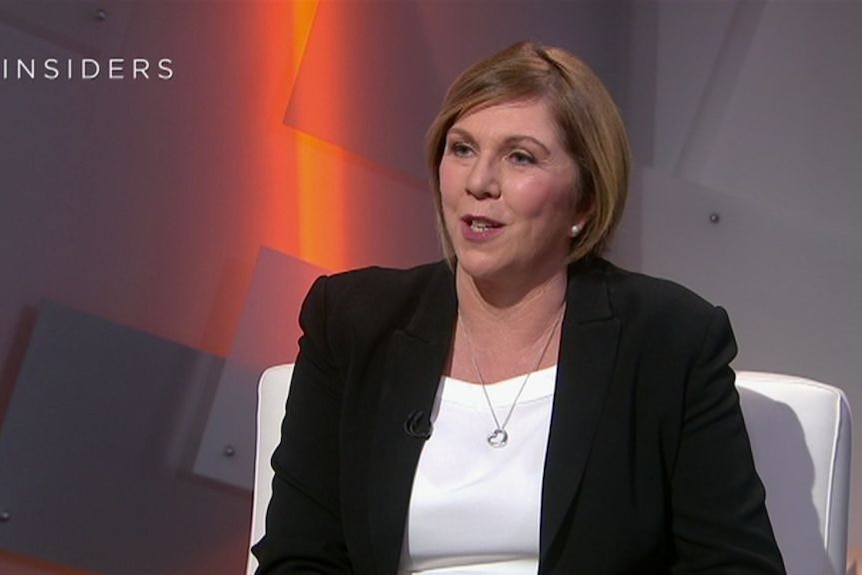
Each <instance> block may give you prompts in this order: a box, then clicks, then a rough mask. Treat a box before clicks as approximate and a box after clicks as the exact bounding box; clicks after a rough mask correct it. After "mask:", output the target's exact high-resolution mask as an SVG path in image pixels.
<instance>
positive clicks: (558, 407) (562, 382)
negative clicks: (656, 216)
mask: <svg viewBox="0 0 862 575" xmlns="http://www.w3.org/2000/svg"><path fill="white" fill-rule="evenodd" d="M582 267H583V266H581V265H573V266H572V267H571V268H570V270H569V285H568V295H567V298H566V301H567V305H566V315H565V317H564V319H563V328H562V335H561V341H560V357H559V361H558V365H557V381H556V387H555V391H554V408H553V412H552V415H551V429H550V436H549V438H548V451H547V454H546V457H545V470H544V480H543V484H542V519H541V528H540V546H541V557H542V558H543V559H545V558H546V557H547V554H548V551H549V550H550V548H551V545H552V543H553V542H554V538H555V537H556V534H557V532H558V531H559V530H560V527H561V526H562V524H563V520H564V518H565V516H566V514H567V513H568V511H569V509H570V507H571V505H572V503H573V501H574V497H575V494H576V492H577V490H578V487H579V485H580V482H581V478H582V476H583V473H584V468H585V467H586V464H587V460H588V458H589V454H590V450H591V448H592V445H593V438H594V436H595V431H596V427H597V426H598V423H599V420H600V419H601V415H602V411H603V407H604V402H605V398H606V396H607V391H608V388H609V386H610V382H611V377H612V375H613V366H614V362H615V358H616V353H617V343H618V339H619V332H620V322H619V319H618V318H616V317H615V316H614V315H613V313H612V310H611V306H610V302H609V299H608V288H607V286H606V284H605V277H604V265H601V263H600V264H599V265H594V266H586V267H587V269H579V268H582Z"/></svg>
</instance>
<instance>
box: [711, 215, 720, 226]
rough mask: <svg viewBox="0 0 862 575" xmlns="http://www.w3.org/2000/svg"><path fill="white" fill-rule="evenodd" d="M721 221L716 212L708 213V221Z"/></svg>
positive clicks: (714, 222) (715, 222) (713, 222)
mask: <svg viewBox="0 0 862 575" xmlns="http://www.w3.org/2000/svg"><path fill="white" fill-rule="evenodd" d="M720 221H721V215H720V214H719V213H718V212H712V213H711V214H709V222H710V223H712V224H717V223H718V222H720Z"/></svg>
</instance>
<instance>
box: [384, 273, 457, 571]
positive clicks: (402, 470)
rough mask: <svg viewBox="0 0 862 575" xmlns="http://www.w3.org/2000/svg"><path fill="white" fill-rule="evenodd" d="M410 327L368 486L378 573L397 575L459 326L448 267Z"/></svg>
mask: <svg viewBox="0 0 862 575" xmlns="http://www.w3.org/2000/svg"><path fill="white" fill-rule="evenodd" d="M427 287H428V289H427V290H425V292H424V294H423V297H422V301H420V302H419V305H418V306H417V307H416V312H415V313H414V314H413V316H412V318H411V319H410V321H409V323H408V325H407V326H406V327H405V328H402V329H396V330H395V332H394V333H393V336H392V339H391V342H390V347H389V348H388V351H387V354H388V357H387V359H386V363H385V365H386V367H385V370H384V374H383V379H382V381H381V383H380V397H379V402H378V409H377V413H376V414H374V417H375V420H376V427H375V434H374V440H373V441H374V446H375V447H374V454H373V457H374V463H373V465H372V466H371V467H370V469H371V470H372V471H371V472H372V474H373V477H372V478H371V479H370V481H369V484H368V495H369V526H368V528H369V531H370V532H371V533H372V537H371V540H372V541H373V542H374V546H375V548H374V553H375V563H376V565H377V569H378V570H377V572H378V573H394V572H395V571H397V567H398V562H399V559H400V554H399V550H400V548H401V544H402V541H403V536H404V528H405V520H406V518H407V513H408V509H409V504H410V495H411V491H412V487H413V476H414V473H415V471H416V466H417V464H418V462H419V455H420V453H421V451H422V446H423V445H424V443H425V440H424V439H423V438H422V437H421V434H422V432H423V430H428V429H429V428H428V427H427V426H428V425H430V417H431V409H432V407H433V404H434V398H435V396H436V394H437V388H438V387H439V383H440V377H441V375H442V373H443V370H444V367H445V363H446V359H447V357H448V354H449V347H450V345H451V340H452V331H453V329H454V325H455V314H456V311H457V301H456V296H455V286H454V279H453V276H452V274H451V272H450V271H449V269H448V268H447V267H445V265H442V266H441V268H440V269H439V270H438V272H437V273H436V274H435V275H434V277H433V278H432V281H430V282H429V285H428V286H427Z"/></svg>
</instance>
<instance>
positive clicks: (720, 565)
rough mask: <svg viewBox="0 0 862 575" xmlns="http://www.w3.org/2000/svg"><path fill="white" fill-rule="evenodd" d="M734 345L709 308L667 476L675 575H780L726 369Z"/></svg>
mask: <svg viewBox="0 0 862 575" xmlns="http://www.w3.org/2000/svg"><path fill="white" fill-rule="evenodd" d="M735 355H736V343H735V341H734V337H733V333H732V331H731V328H730V323H729V321H728V318H727V314H726V313H725V311H724V310H723V309H721V308H714V311H713V315H712V319H711V323H710V325H709V327H708V329H707V331H706V335H705V337H704V340H703V344H702V346H701V350H700V352H699V355H698V357H697V358H696V360H695V363H694V365H693V367H692V369H691V371H690V375H689V379H688V382H687V386H686V388H685V397H684V401H683V405H684V408H683V416H682V421H681V434H680V439H679V446H678V452H677V457H676V462H675V465H674V468H673V476H672V522H673V524H672V527H673V533H674V539H675V547H676V551H677V562H676V564H675V566H674V568H673V573H674V574H684V573H710V574H731V573H733V574H761V575H765V574H780V573H785V570H784V564H783V561H782V559H781V554H780V552H779V550H778V546H777V545H776V542H775V537H774V535H773V533H772V526H771V525H770V523H769V517H768V516H767V513H766V506H765V491H764V488H763V484H762V483H761V481H760V478H759V477H758V475H757V472H756V470H755V468H754V460H753V457H752V453H751V446H750V443H749V439H748V433H747V431H746V429H745V423H744V422H743V418H742V411H741V409H740V406H739V395H738V393H737V391H736V387H735V385H734V381H735V375H734V373H733V370H732V369H731V368H730V365H729V364H730V361H731V360H732V359H733V357H734V356H735Z"/></svg>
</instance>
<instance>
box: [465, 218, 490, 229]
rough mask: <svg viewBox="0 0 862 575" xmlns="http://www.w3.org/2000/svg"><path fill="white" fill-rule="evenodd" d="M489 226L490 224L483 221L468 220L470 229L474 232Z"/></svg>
mask: <svg viewBox="0 0 862 575" xmlns="http://www.w3.org/2000/svg"><path fill="white" fill-rule="evenodd" d="M490 227H491V226H489V225H488V224H487V223H485V222H477V221H475V220H473V221H472V222H470V229H471V230H473V231H474V232H484V231H485V230H487V229H488V228H490Z"/></svg>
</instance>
